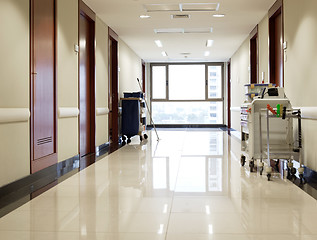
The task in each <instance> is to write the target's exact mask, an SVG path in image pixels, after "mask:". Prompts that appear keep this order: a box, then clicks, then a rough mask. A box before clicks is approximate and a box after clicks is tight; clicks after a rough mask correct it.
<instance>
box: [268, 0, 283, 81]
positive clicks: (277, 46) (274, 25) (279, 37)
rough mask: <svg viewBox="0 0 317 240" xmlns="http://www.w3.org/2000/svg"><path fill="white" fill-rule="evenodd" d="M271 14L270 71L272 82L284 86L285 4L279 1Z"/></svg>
mask: <svg viewBox="0 0 317 240" xmlns="http://www.w3.org/2000/svg"><path fill="white" fill-rule="evenodd" d="M271 9H272V10H270V11H271V12H269V54H270V55H269V69H270V82H271V83H275V84H276V86H279V87H283V86H284V52H283V41H284V40H283V38H284V35H283V17H282V14H283V11H282V9H283V2H282V1H277V2H276V3H275V4H274V5H273V7H272V8H271Z"/></svg>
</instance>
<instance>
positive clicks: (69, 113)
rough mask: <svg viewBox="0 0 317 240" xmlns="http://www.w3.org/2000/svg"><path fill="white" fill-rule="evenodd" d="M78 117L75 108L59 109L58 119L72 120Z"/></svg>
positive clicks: (77, 110)
mask: <svg viewBox="0 0 317 240" xmlns="http://www.w3.org/2000/svg"><path fill="white" fill-rule="evenodd" d="M78 116H79V109H78V108H77V107H59V108H58V118H74V117H78Z"/></svg>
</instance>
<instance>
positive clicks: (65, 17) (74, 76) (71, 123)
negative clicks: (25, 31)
mask: <svg viewBox="0 0 317 240" xmlns="http://www.w3.org/2000/svg"><path fill="white" fill-rule="evenodd" d="M56 17H57V96H58V97H57V101H58V108H59V109H60V108H71V109H78V53H76V52H75V51H74V45H75V44H77V45H78V0H67V1H64V0H58V1H57V16H56ZM57 127H58V135H57V141H58V149H57V152H58V161H63V160H65V159H67V158H70V157H73V156H75V155H77V154H78V152H79V150H78V116H73V117H68V118H58V125H57Z"/></svg>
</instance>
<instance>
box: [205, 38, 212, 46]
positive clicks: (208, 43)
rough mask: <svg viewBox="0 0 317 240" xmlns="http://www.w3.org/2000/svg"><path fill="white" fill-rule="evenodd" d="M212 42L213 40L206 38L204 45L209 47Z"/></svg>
mask: <svg viewBox="0 0 317 240" xmlns="http://www.w3.org/2000/svg"><path fill="white" fill-rule="evenodd" d="M213 43H214V40H210V39H209V40H207V41H206V47H211V46H212V44H213Z"/></svg>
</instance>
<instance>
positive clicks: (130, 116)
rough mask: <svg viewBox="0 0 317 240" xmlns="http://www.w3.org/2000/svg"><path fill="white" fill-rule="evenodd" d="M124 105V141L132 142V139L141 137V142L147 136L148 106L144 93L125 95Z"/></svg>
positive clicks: (122, 100) (122, 99)
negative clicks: (137, 136)
mask: <svg viewBox="0 0 317 240" xmlns="http://www.w3.org/2000/svg"><path fill="white" fill-rule="evenodd" d="M121 103H122V140H123V141H125V140H127V143H130V142H131V137H133V136H135V135H139V137H140V141H143V140H144V139H147V138H148V135H147V134H146V131H145V130H146V106H145V100H144V94H143V93H142V92H132V93H124V98H121Z"/></svg>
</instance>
